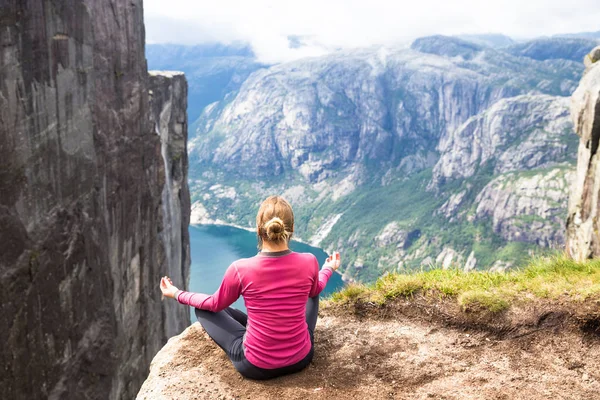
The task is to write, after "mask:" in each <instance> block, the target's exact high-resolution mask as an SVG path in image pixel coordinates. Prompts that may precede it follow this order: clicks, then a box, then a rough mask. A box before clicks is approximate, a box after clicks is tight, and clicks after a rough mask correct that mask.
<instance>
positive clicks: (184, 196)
mask: <svg viewBox="0 0 600 400" xmlns="http://www.w3.org/2000/svg"><path fill="white" fill-rule="evenodd" d="M149 85H150V86H149V87H150V106H151V113H150V119H151V122H152V123H154V127H155V132H156V133H157V134H158V135H160V143H161V156H162V160H163V165H164V177H165V181H164V184H163V189H162V193H161V211H162V227H161V229H160V236H161V239H162V242H163V245H164V251H165V257H164V258H165V260H164V263H165V265H166V267H167V268H168V275H169V276H170V277H171V279H173V280H174V282H182V283H184V284H187V282H188V280H189V266H190V239H189V231H188V226H189V224H190V209H191V207H190V191H189V188H188V182H187V170H188V156H187V114H186V108H187V92H188V88H187V82H186V78H185V76H184V74H183V73H182V72H161V71H150V82H149ZM165 310H166V314H165V316H164V318H165V333H166V336H167V337H171V336H173V335H176V334H178V333H179V332H181V327H182V326H185V325H184V322H185V321H187V320H188V318H189V314H188V313H187V310H184V309H182V308H181V307H177V306H176V305H175V304H170V303H169V304H165Z"/></svg>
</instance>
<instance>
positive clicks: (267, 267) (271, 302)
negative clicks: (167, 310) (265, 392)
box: [176, 252, 333, 369]
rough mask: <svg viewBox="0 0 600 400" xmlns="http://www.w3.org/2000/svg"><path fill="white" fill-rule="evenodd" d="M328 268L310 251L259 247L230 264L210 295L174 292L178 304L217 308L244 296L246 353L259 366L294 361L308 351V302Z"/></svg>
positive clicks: (271, 366)
mask: <svg viewBox="0 0 600 400" xmlns="http://www.w3.org/2000/svg"><path fill="white" fill-rule="evenodd" d="M280 254H283V255H280ZM332 273H333V271H332V270H331V268H323V270H321V271H319V263H318V261H317V258H316V257H315V256H314V255H312V254H310V253H296V252H283V253H282V252H280V253H259V254H258V255H256V256H254V257H252V258H244V259H241V260H237V261H235V262H234V263H233V264H231V265H230V266H229V268H227V271H225V276H224V277H223V282H222V283H221V286H220V287H219V289H218V290H217V291H216V292H215V293H214V294H213V295H207V294H202V293H190V292H184V291H180V292H178V293H177V296H176V297H177V301H179V302H180V303H182V304H188V305H190V306H193V307H196V308H200V309H202V310H208V311H212V312H218V311H221V310H223V309H225V308H227V307H229V306H230V305H231V304H232V303H233V302H234V301H236V300H237V299H238V297H239V296H240V295H242V296H244V303H245V304H246V309H247V311H248V324H247V326H246V335H245V337H244V349H245V351H244V354H245V356H246V359H247V360H248V361H250V362H251V363H252V364H253V365H255V366H257V367H259V368H265V369H274V368H280V367H285V366H288V365H292V364H295V363H297V362H299V361H300V360H302V359H303V358H304V357H306V355H307V354H308V353H309V351H310V347H311V343H310V336H309V333H308V326H307V324H306V316H305V312H306V302H307V301H308V298H309V297H314V296H316V295H318V294H319V293H321V291H322V290H323V288H325V285H327V282H328V281H329V278H330V277H331V275H332Z"/></svg>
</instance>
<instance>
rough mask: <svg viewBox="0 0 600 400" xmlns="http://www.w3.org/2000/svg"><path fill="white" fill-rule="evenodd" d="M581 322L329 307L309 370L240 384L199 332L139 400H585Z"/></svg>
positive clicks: (170, 352) (434, 307)
mask: <svg viewBox="0 0 600 400" xmlns="http://www.w3.org/2000/svg"><path fill="white" fill-rule="evenodd" d="M590 307H592V308H593V307H597V306H594V305H593V304H592V305H590ZM580 308H581V306H580ZM583 308H586V307H583ZM588 311H589V309H588ZM578 313H579V314H581V310H580V311H576V310H574V309H572V308H571V309H570V310H569V307H568V306H567V307H565V306H564V305H560V304H559V303H556V302H555V303H552V304H550V303H548V304H541V303H536V304H529V305H528V306H527V307H525V308H515V309H512V310H511V311H510V312H509V313H507V314H506V315H504V316H502V315H501V316H495V317H494V318H492V319H490V320H489V321H493V322H489V321H488V322H489V323H483V322H482V320H481V319H480V317H481V315H480V314H476V315H468V314H465V313H462V312H460V311H457V310H456V309H455V308H453V307H452V306H451V305H450V304H449V303H448V302H443V301H439V300H438V301H430V300H427V299H425V298H423V297H421V296H416V297H414V298H411V299H405V300H399V301H396V302H394V303H388V304H387V305H386V306H385V307H383V308H375V307H372V306H370V305H369V304H366V303H356V304H353V305H351V306H349V307H337V306H336V307H328V308H327V309H325V310H324V311H323V312H322V313H321V316H320V319H319V322H318V325H317V330H316V334H315V346H316V351H315V358H314V359H313V362H312V364H311V365H309V367H308V368H307V369H305V370H304V371H302V372H300V373H298V374H294V375H290V376H286V377H282V378H277V379H275V380H271V381H262V382H260V381H251V380H247V379H244V378H242V377H241V375H239V374H238V373H237V372H236V371H235V370H234V368H233V366H232V365H231V363H230V362H229V360H228V359H227V358H226V356H225V354H224V352H223V351H222V350H221V349H220V348H219V347H218V346H217V345H216V344H214V343H213V342H212V340H210V338H208V336H207V335H206V333H205V332H204V330H203V329H202V327H201V326H200V325H199V324H198V323H195V324H193V325H192V326H190V327H189V328H187V329H186V330H185V331H184V332H183V333H182V334H180V335H179V336H176V337H174V338H171V339H170V340H169V342H168V344H167V345H166V346H165V347H164V348H163V349H162V350H161V351H160V352H159V353H158V354H157V355H156V357H155V358H154V360H153V361H152V364H151V368H150V375H149V377H148V379H147V380H146V382H145V383H144V384H143V386H142V389H141V390H140V392H139V394H138V396H137V399H138V400H159V399H161V400H162V399H175V398H176V399H181V400H187V399H307V398H310V399H367V398H369V399H390V398H391V399H427V398H436V399H442V398H443V399H461V400H462V399H482V398H485V399H517V398H519V399H522V398H527V399H548V398H569V399H588V398H593V397H595V396H596V395H597V393H598V391H599V390H600V374H599V373H598V371H599V369H598V367H600V361H599V360H600V358H599V356H600V347H599V346H598V344H599V339H598V334H597V332H595V331H594V330H593V329H589V325H590V324H589V323H588V324H587V325H586V323H582V321H581V320H578V318H577V317H576V314H578ZM580 316H581V315H580ZM592 325H593V324H592ZM586 326H587V328H586Z"/></svg>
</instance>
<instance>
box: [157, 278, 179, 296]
mask: <svg viewBox="0 0 600 400" xmlns="http://www.w3.org/2000/svg"><path fill="white" fill-rule="evenodd" d="M178 290H179V289H177V288H176V287H175V286H173V281H171V278H169V277H168V276H163V277H162V278H161V280H160V291H161V292H162V294H163V296H165V297H171V298H173V299H174V298H175V293H177V291H178Z"/></svg>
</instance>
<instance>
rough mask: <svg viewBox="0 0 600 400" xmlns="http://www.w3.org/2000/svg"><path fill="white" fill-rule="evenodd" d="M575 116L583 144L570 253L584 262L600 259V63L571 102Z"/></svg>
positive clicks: (571, 221) (589, 70) (570, 227)
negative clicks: (599, 220)
mask: <svg viewBox="0 0 600 400" xmlns="http://www.w3.org/2000/svg"><path fill="white" fill-rule="evenodd" d="M590 59H593V57H590ZM571 115H572V117H573V122H574V123H575V131H576V132H577V134H578V135H579V136H580V141H579V152H578V158H577V175H576V178H575V182H574V184H573V187H572V191H571V197H570V199H569V217H568V220H567V251H568V253H569V254H570V255H571V256H572V257H574V258H575V259H577V260H583V259H586V258H591V257H598V256H600V236H598V232H599V229H600V226H599V225H598V211H599V210H598V194H599V193H600V179H599V178H598V176H599V174H600V163H598V143H599V142H600V63H598V62H594V63H589V67H588V68H587V70H586V72H585V74H584V76H583V78H582V79H581V82H580V84H579V87H578V88H577V90H576V91H575V93H573V97H572V98H571Z"/></svg>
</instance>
